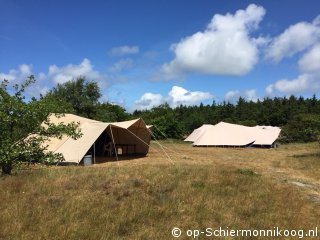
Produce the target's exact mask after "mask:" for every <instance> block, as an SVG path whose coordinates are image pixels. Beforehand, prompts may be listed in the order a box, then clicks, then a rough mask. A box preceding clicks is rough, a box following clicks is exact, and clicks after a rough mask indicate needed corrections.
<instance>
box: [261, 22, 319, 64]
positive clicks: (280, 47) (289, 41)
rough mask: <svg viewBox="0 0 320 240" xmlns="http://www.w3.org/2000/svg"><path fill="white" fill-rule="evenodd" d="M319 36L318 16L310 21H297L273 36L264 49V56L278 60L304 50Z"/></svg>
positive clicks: (317, 39)
mask: <svg viewBox="0 0 320 240" xmlns="http://www.w3.org/2000/svg"><path fill="white" fill-rule="evenodd" d="M319 38H320V16H318V17H317V18H316V19H315V20H314V21H313V22H312V23H308V22H299V23H297V24H295V25H292V26H290V27H289V28H287V29H286V30H285V31H284V32H283V33H282V34H280V35H279V36H278V37H276V38H274V39H273V41H272V42H271V44H270V47H269V48H268V49H267V51H266V58H267V59H271V60H273V61H275V62H279V61H280V60H282V59H283V58H285V57H292V56H293V55H294V54H296V53H298V52H301V51H303V50H306V49H307V48H309V47H310V46H312V45H313V44H315V43H316V42H317V41H319Z"/></svg>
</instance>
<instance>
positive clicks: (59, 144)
mask: <svg viewBox="0 0 320 240" xmlns="http://www.w3.org/2000/svg"><path fill="white" fill-rule="evenodd" d="M50 122H51V123H54V124H58V123H65V124H67V123H71V122H75V123H79V128H80V129H81V132H82V134H83V135H82V137H81V138H79V139H77V140H74V139H72V138H71V137H66V136H64V137H63V138H62V139H57V138H51V139H49V141H48V142H46V143H45V144H46V145H48V151H52V152H54V153H61V154H62V155H63V157H64V159H65V161H66V162H73V163H80V161H81V160H82V159H83V157H84V156H85V154H86V153H87V152H88V150H89V149H90V148H91V147H92V145H93V144H94V143H95V141H96V140H97V139H98V138H99V136H100V135H101V134H102V133H104V132H106V133H108V134H109V136H112V135H113V140H114V142H115V144H126V145H127V146H130V145H131V146H134V147H133V148H131V150H129V152H128V153H137V154H140V155H146V154H147V153H148V151H149V143H150V140H151V134H150V131H149V130H148V128H147V127H146V124H145V122H144V121H143V120H142V119H135V120H131V121H125V122H116V123H104V122H99V121H95V120H92V119H88V118H83V117H79V116H76V115H73V114H65V115H64V116H63V117H60V118H58V117H56V116H55V115H51V117H50ZM111 131H112V135H111ZM126 149H130V148H129V147H128V148H126ZM130 151H131V152H130Z"/></svg>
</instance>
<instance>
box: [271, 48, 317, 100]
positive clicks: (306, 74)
mask: <svg viewBox="0 0 320 240" xmlns="http://www.w3.org/2000/svg"><path fill="white" fill-rule="evenodd" d="M299 70H300V75H299V76H298V77H297V78H295V79H281V80H279V81H277V82H275V83H273V84H270V85H269V86H267V87H266V90H265V92H266V95H268V96H270V95H272V94H273V93H275V91H278V92H281V93H285V94H287V95H290V94H297V93H304V92H309V93H315V92H317V91H319V90H320V43H319V44H316V45H315V46H314V47H313V48H311V49H310V50H309V51H308V52H307V53H305V54H304V55H303V56H302V57H301V58H300V60H299Z"/></svg>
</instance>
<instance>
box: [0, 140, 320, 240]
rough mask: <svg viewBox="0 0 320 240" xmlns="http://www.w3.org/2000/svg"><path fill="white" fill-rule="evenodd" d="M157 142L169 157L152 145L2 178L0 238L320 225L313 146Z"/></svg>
mask: <svg viewBox="0 0 320 240" xmlns="http://www.w3.org/2000/svg"><path fill="white" fill-rule="evenodd" d="M163 144H164V146H165V147H169V148H170V149H171V150H168V151H167V152H168V153H169V154H170V156H171V160H169V159H167V158H165V154H164V153H163V152H161V150H160V149H159V148H158V147H152V148H151V150H150V153H149V155H148V157H146V158H140V159H133V160H127V161H120V162H110V163H104V164H99V165H95V166H92V167H51V168H46V169H38V170H30V171H20V172H18V173H16V174H15V175H13V176H9V177H2V178H0V201H1V204H0V213H1V215H0V239H27V240H28V239H171V238H172V237H171V229H172V228H173V227H176V226H177V227H180V228H181V229H183V230H187V229H189V228H190V229H197V228H198V229H204V228H206V227H219V226H222V227H229V228H234V229H273V227H277V226H278V227H280V228H287V229H312V228H315V227H316V226H318V227H319V226H320V224H319V223H320V220H319V202H317V199H318V198H317V196H318V195H317V194H319V191H320V188H317V187H318V186H319V176H320V175H319V173H320V164H319V161H320V158H319V146H318V145H316V144H293V145H284V146H282V147H281V148H279V149H277V150H274V149H221V148H192V147H191V146H190V145H189V144H184V143H180V142H178V143H174V144H171V143H170V144H169V142H163ZM154 145H155V144H154ZM172 150H173V151H175V152H173V151H172ZM173 163H174V164H173ZM292 182H295V183H297V182H299V183H303V184H305V185H303V187H301V186H298V185H297V184H291V183H292ZM310 196H313V198H310ZM319 199H320V198H319ZM239 239H240V238H239ZM270 239H272V238H270ZM280 239H281V238H280ZM283 239H285V238H283ZM287 239H288V238H287Z"/></svg>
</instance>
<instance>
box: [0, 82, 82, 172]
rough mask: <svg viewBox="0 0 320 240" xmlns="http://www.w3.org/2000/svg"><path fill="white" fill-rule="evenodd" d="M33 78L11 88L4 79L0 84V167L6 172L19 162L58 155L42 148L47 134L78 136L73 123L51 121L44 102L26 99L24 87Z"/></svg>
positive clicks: (48, 159) (47, 158)
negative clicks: (54, 122)
mask: <svg viewBox="0 0 320 240" xmlns="http://www.w3.org/2000/svg"><path fill="white" fill-rule="evenodd" d="M34 82H35V79H34V77H33V76H30V77H29V78H28V79H27V80H26V81H25V82H24V83H23V84H21V85H14V86H13V87H12V88H11V87H10V86H9V82H8V81H7V80H4V81H2V82H1V84H0V167H1V168H2V172H3V173H5V174H10V173H11V170H12V168H13V167H14V166H15V165H17V164H20V163H22V162H27V163H35V162H50V161H52V160H53V159H54V158H57V157H60V158H61V156H58V155H55V154H53V153H50V152H46V151H45V150H46V148H47V146H45V145H44V144H43V143H44V142H45V140H46V139H48V138H49V137H62V134H67V135H70V136H72V137H73V138H78V137H80V136H81V133H80V132H79V131H77V125H76V124H75V123H72V124H68V125H64V124H59V125H54V124H52V123H50V121H49V115H50V110H49V109H48V106H47V104H46V102H44V101H41V100H40V101H39V100H36V99H35V98H32V99H31V100H30V101H29V102H26V101H25V95H24V92H25V89H26V88H27V87H28V86H29V85H30V84H32V83H34ZM42 122H45V124H41V123H42Z"/></svg>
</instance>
